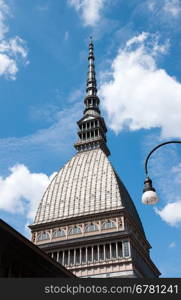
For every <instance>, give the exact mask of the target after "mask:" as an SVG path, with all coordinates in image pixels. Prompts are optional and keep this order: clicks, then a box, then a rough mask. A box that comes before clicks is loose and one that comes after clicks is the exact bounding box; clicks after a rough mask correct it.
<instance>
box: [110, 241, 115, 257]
mask: <svg viewBox="0 0 181 300" xmlns="http://www.w3.org/2000/svg"><path fill="white" fill-rule="evenodd" d="M111 247H112V258H116V244H115V243H112V244H111Z"/></svg>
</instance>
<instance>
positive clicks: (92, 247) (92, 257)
mask: <svg viewBox="0 0 181 300" xmlns="http://www.w3.org/2000/svg"><path fill="white" fill-rule="evenodd" d="M93 261H94V247H93V246H92V262H93Z"/></svg>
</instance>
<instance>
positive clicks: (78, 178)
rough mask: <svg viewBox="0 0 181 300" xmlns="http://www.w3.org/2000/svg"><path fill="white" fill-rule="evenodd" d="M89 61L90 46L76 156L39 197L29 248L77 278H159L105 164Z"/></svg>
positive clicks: (126, 199)
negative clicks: (45, 256)
mask: <svg viewBox="0 0 181 300" xmlns="http://www.w3.org/2000/svg"><path fill="white" fill-rule="evenodd" d="M94 60H95V58H94V46H93V42H92V41H90V44H89V56H88V62H89V63H88V75H87V87H86V96H85V99H84V104H85V109H84V113H83V117H82V118H81V119H80V120H79V121H78V122H77V124H78V141H77V143H76V144H75V145H74V147H75V149H76V151H77V153H76V154H75V155H74V156H73V158H72V159H71V160H70V161H68V162H67V163H66V164H65V166H64V167H63V168H62V169H60V171H59V172H58V173H57V174H56V176H55V177H54V178H53V180H52V182H51V183H50V185H49V186H48V188H47V190H46V191H45V194H44V195H43V198H42V200H41V202H40V204H39V207H38V210H37V213H36V217H35V220H34V223H33V224H32V225H31V226H30V228H31V231H32V242H33V243H35V244H36V245H38V246H39V247H40V248H41V249H43V250H44V251H45V252H47V253H48V254H49V255H51V256H52V258H54V259H55V260H56V261H58V262H59V263H61V264H62V265H64V266H65V267H66V268H67V269H69V270H71V271H72V272H73V273H74V274H75V275H76V276H78V277H127V278H155V277H159V275H160V272H159V271H158V269H157V268H156V266H155V265H154V263H153V262H152V260H151V258H150V254H149V251H150V248H151V246H150V244H149V242H148V241H147V239H146V236H145V233H144V229H143V226H142V223H141V220H140V218H139V215H138V213H137V210H136V208H135V205H134V203H133V201H132V199H131V197H130V195H129V193H128V191H127V189H126V188H125V186H124V184H123V183H122V181H121V180H120V178H119V176H118V175H117V173H116V171H115V169H114V168H113V166H112V165H111V163H110V161H109V159H108V156H109V155H110V151H109V149H108V147H107V144H106V132H107V128H106V124H105V121H104V118H103V117H102V116H101V112H100V109H99V104H100V99H99V97H98V96H97V85H96V73H95V64H94Z"/></svg>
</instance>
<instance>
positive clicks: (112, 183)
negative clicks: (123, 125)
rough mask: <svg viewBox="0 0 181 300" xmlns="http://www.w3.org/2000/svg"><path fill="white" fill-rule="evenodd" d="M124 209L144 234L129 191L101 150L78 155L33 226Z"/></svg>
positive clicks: (54, 186) (48, 195) (54, 185)
mask: <svg viewBox="0 0 181 300" xmlns="http://www.w3.org/2000/svg"><path fill="white" fill-rule="evenodd" d="M124 208H125V209H126V211H127V212H128V213H129V214H130V215H131V217H133V218H134V221H135V222H136V223H137V224H138V225H139V227H140V229H141V230H142V231H143V227H142V224H141V221H140V218H139V216H138V213H137V211H136V208H135V206H134V204H133V202H132V200H131V198H130V196H129V194H128V192H127V190H126V188H125V187H124V185H123V183H122V182H121V181H120V179H119V177H118V176H117V174H116V173H115V171H114V169H113V167H112V165H111V163H110V161H109V160H108V158H107V156H106V154H105V153H104V152H103V151H102V150H101V149H100V148H98V149H94V150H90V151H83V152H78V153H77V154H76V155H75V156H73V158H72V159H71V160H70V161H68V162H67V163H66V164H65V166H64V167H63V168H62V169H60V171H59V172H58V173H57V174H56V175H55V177H54V179H53V180H52V182H51V183H50V184H49V186H48V188H47V190H46V192H45V194H44V195H43V198H42V200H41V202H40V205H39V208H38V210H37V214H36V217H35V221H34V224H33V225H36V224H42V223H48V222H53V221H57V220H63V219H68V218H73V217H78V216H85V215H90V214H96V213H101V212H106V211H113V210H117V209H124Z"/></svg>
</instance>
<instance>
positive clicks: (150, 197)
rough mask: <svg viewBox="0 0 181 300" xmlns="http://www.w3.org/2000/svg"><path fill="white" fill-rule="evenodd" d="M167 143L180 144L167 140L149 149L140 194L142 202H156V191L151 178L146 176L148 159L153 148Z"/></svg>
mask: <svg viewBox="0 0 181 300" xmlns="http://www.w3.org/2000/svg"><path fill="white" fill-rule="evenodd" d="M167 144H181V141H168V142H164V143H161V144H159V145H158V146H156V147H155V148H153V149H152V150H151V151H150V153H149V154H148V156H147V158H146V160H145V173H146V179H145V181H144V189H143V195H142V203H144V204H156V203H157V202H158V201H159V199H158V196H157V193H156V191H155V189H154V187H153V186H152V180H151V179H150V177H149V176H148V160H149V158H150V156H151V155H152V153H153V152H154V151H155V150H157V149H158V148H160V147H162V146H164V145H167Z"/></svg>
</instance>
